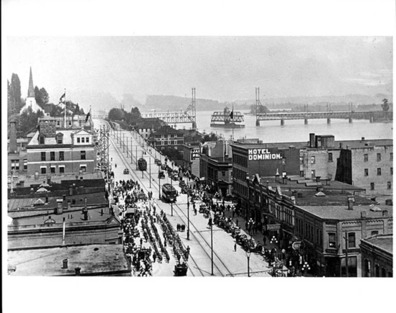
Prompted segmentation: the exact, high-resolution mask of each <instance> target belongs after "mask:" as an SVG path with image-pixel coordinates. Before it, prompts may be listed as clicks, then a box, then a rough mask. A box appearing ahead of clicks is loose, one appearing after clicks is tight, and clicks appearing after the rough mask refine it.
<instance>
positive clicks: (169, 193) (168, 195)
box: [162, 184, 178, 202]
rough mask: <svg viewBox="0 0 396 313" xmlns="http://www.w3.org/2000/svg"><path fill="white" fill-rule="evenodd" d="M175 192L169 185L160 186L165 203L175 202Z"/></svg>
mask: <svg viewBox="0 0 396 313" xmlns="http://www.w3.org/2000/svg"><path fill="white" fill-rule="evenodd" d="M177 196H178V194H177V190H176V189H175V187H173V186H172V185H171V184H164V185H163V186H162V199H163V200H164V201H166V202H176V198H177Z"/></svg>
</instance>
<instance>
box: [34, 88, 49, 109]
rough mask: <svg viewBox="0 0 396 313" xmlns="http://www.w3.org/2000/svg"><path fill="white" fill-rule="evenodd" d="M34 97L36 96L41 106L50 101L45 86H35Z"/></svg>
mask: <svg viewBox="0 0 396 313" xmlns="http://www.w3.org/2000/svg"><path fill="white" fill-rule="evenodd" d="M34 97H35V98H36V102H37V104H38V105H39V106H41V107H42V106H43V105H44V104H48V102H49V95H48V92H47V90H45V88H41V89H39V88H38V87H37V86H36V87H34Z"/></svg>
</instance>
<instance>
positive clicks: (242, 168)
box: [231, 142, 300, 214]
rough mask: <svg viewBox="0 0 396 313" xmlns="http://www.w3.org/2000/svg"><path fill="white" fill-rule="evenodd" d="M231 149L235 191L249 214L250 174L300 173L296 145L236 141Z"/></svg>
mask: <svg viewBox="0 0 396 313" xmlns="http://www.w3.org/2000/svg"><path fill="white" fill-rule="evenodd" d="M231 148H232V166H233V168H232V175H233V178H232V179H233V193H234V195H235V196H236V197H238V198H239V199H240V202H241V203H240V204H241V207H242V209H243V210H245V214H246V213H248V211H247V210H246V209H247V207H248V201H247V200H248V196H249V194H248V193H249V190H248V182H247V180H248V179H249V177H250V178H252V177H253V176H254V175H256V174H257V175H259V176H268V177H275V176H278V177H286V176H290V175H300V149H299V148H296V147H295V146H288V145H287V144H284V145H282V144H279V145H278V144H265V143H258V144H249V143H247V144H245V143H239V142H234V143H232V144H231Z"/></svg>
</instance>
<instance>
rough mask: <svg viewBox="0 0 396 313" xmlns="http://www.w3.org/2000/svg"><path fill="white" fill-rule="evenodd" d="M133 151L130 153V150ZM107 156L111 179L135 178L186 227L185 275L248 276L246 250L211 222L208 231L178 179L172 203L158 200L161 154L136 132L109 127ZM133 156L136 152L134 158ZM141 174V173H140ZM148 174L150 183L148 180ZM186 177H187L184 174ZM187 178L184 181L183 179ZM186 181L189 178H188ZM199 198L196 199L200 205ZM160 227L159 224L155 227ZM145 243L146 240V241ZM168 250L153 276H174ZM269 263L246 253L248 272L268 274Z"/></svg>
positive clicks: (167, 180) (175, 221) (174, 222)
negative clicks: (141, 162)
mask: <svg viewBox="0 0 396 313" xmlns="http://www.w3.org/2000/svg"><path fill="white" fill-rule="evenodd" d="M103 123H106V122H105V121H103V120H95V125H96V126H97V127H101V125H103ZM131 152H132V153H131ZM109 155H110V156H109V158H110V162H111V168H112V171H113V172H114V181H119V180H128V179H132V180H134V181H137V182H138V183H139V184H140V185H141V186H142V188H143V190H144V191H145V193H146V194H147V193H148V192H149V191H152V192H153V198H154V203H155V205H156V206H157V208H158V210H163V211H164V213H165V214H166V216H167V218H168V220H169V221H170V222H171V224H172V225H173V228H174V229H175V230H176V226H177V224H184V225H185V227H186V228H185V231H184V232H178V233H179V236H180V239H181V241H182V243H183V245H184V246H185V247H187V246H189V247H190V249H191V250H190V257H189V259H188V268H189V269H188V272H187V275H188V276H211V275H212V273H213V275H214V276H242V277H243V276H245V277H246V276H247V275H248V258H247V255H246V252H245V251H244V250H243V249H242V248H241V247H240V246H237V249H236V251H234V243H235V241H234V238H232V236H231V234H229V233H227V232H225V231H224V230H223V229H221V228H219V227H217V226H216V225H213V232H212V233H211V230H210V227H209V226H208V219H207V218H205V217H204V216H203V214H200V213H198V214H197V215H194V213H193V210H192V206H191V205H190V207H189V210H188V208H187V195H186V194H182V193H181V191H180V187H179V186H178V182H177V181H176V182H175V181H174V182H173V185H174V186H175V188H176V189H177V190H178V192H179V196H178V198H177V202H176V203H175V204H173V205H172V206H171V205H170V204H169V203H164V202H163V201H161V200H159V199H158V198H159V189H160V188H159V180H158V171H159V166H157V165H156V164H155V162H154V161H155V159H160V160H161V161H162V163H163V162H164V156H163V155H161V154H160V153H159V152H158V151H156V150H154V149H153V148H151V147H148V146H147V144H146V143H145V142H144V140H142V138H141V137H140V135H138V134H137V133H135V132H130V131H125V130H119V131H114V130H110V147H109ZM136 156H138V157H137V158H136ZM141 157H144V158H145V159H146V161H147V171H146V172H143V173H142V172H141V171H138V170H137V165H136V160H137V159H139V158H141ZM126 168H127V169H129V174H124V173H123V172H124V169H126ZM142 174H143V175H142ZM150 177H151V183H150ZM185 179H186V178H185ZM186 182H187V181H186ZM160 183H161V186H162V185H163V184H164V183H171V179H170V178H169V177H168V175H167V173H166V171H165V179H161V182H160ZM187 183H188V182H187ZM199 204H200V202H199V201H198V202H197V203H196V205H197V208H199ZM188 216H189V219H190V223H189V229H190V236H189V237H190V238H189V240H188V239H187V229H188ZM157 228H160V227H157ZM211 235H212V236H213V271H212V262H211ZM147 244H148V243H147ZM167 250H168V252H169V254H170V256H171V259H170V262H169V263H166V262H162V263H158V262H157V263H154V264H153V271H152V275H153V276H173V269H174V265H175V264H177V261H176V259H175V258H174V256H173V255H172V253H171V252H172V251H171V248H170V247H167ZM269 269H270V268H269V267H268V263H267V262H266V261H264V260H263V257H262V256H260V255H259V254H255V253H251V254H250V257H249V272H250V276H253V277H254V276H270V275H269V273H268V271H269Z"/></svg>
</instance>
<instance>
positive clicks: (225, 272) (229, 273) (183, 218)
mask: <svg viewBox="0 0 396 313" xmlns="http://www.w3.org/2000/svg"><path fill="white" fill-rule="evenodd" d="M131 135H132V133H131ZM111 139H112V138H111ZM112 144H113V146H114V148H115V149H116V152H117V153H118V154H119V156H120V157H121V160H122V162H123V163H124V165H126V167H128V168H129V169H130V170H132V164H129V163H128V160H126V157H125V156H124V154H123V153H124V152H123V151H121V148H120V147H118V146H117V144H116V143H115V142H114V140H113V139H112ZM141 148H142V149H143V147H142V146H141ZM150 158H153V156H152V155H150ZM136 160H137V156H135V161H136ZM132 172H133V173H134V177H135V178H136V179H137V180H138V181H139V182H140V185H141V186H142V188H143V189H145V191H146V192H147V191H148V188H147V187H146V186H145V185H144V184H143V181H142V179H141V178H140V177H139V175H137V174H136V173H135V172H134V171H133V170H132ZM144 175H145V176H146V178H148V179H150V177H149V175H148V174H147V173H144ZM153 182H154V186H155V187H154V189H156V190H157V191H158V190H159V183H158V182H157V181H156V180H153ZM155 203H157V202H156V201H155ZM173 207H174V208H175V207H176V208H177V209H178V211H179V212H181V214H182V215H183V216H182V215H181V214H179V213H178V212H177V211H176V210H175V211H176V214H177V216H178V217H179V219H180V220H181V221H182V222H183V223H185V224H187V221H186V219H187V216H186V213H185V212H184V211H183V210H182V208H181V207H180V206H179V205H178V204H176V203H175V204H173ZM190 225H191V226H192V227H193V228H194V229H195V230H196V232H190V234H192V236H193V237H194V238H195V239H196V242H197V244H198V245H199V246H200V247H201V249H202V251H204V253H205V255H206V256H208V258H209V259H210V260H211V255H210V252H211V245H210V243H209V242H208V240H206V239H205V237H204V236H203V235H202V234H201V231H200V230H199V229H198V228H197V227H196V225H194V223H192V222H191V221H190ZM196 234H199V236H198V235H196ZM199 237H200V238H199ZM201 240H202V241H203V242H204V243H205V245H203V244H202V242H201ZM205 246H206V247H207V248H209V252H208V251H207V248H206V247H205ZM213 255H214V258H216V259H217V260H218V261H219V263H220V264H221V266H219V265H218V262H213V266H214V267H215V268H216V269H217V272H218V273H220V275H221V276H223V277H224V276H234V273H233V272H232V271H231V270H230V269H229V268H228V267H227V265H226V264H225V263H224V261H223V260H222V259H221V258H220V256H219V255H218V253H216V252H215V251H213ZM189 259H191V260H192V261H193V263H194V264H195V268H196V269H198V271H199V272H200V274H201V276H205V275H204V273H203V271H202V270H201V269H200V267H199V266H198V263H197V262H196V260H195V259H194V257H193V256H192V254H190V256H189ZM220 267H222V269H221V268H220ZM190 272H191V273H192V274H193V275H194V273H193V271H192V270H191V269H190ZM194 276H195V275H194Z"/></svg>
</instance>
